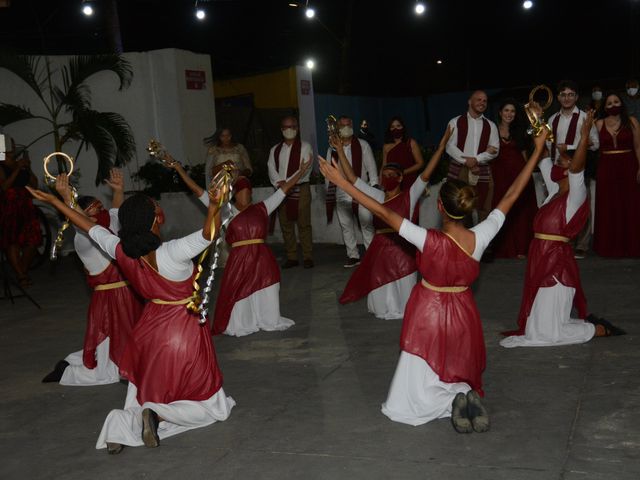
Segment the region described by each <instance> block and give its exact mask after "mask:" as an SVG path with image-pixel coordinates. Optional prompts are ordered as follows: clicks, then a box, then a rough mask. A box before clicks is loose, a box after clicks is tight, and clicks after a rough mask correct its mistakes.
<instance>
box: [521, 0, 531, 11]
mask: <svg viewBox="0 0 640 480" xmlns="http://www.w3.org/2000/svg"><path fill="white" fill-rule="evenodd" d="M531 7H533V2H532V1H531V0H525V1H524V2H522V8H524V9H525V10H529V9H530V8H531Z"/></svg>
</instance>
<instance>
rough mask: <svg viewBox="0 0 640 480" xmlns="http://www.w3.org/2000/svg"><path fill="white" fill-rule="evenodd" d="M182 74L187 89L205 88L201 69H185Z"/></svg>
mask: <svg viewBox="0 0 640 480" xmlns="http://www.w3.org/2000/svg"><path fill="white" fill-rule="evenodd" d="M184 76H185V78H186V80H187V90H204V89H205V88H207V84H206V80H205V76H204V71H203V70H185V71H184Z"/></svg>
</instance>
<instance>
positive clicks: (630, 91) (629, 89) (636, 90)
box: [627, 87, 638, 97]
mask: <svg viewBox="0 0 640 480" xmlns="http://www.w3.org/2000/svg"><path fill="white" fill-rule="evenodd" d="M627 93H628V94H629V96H630V97H633V96H634V95H635V94H636V93H638V88H637V87H633V88H627Z"/></svg>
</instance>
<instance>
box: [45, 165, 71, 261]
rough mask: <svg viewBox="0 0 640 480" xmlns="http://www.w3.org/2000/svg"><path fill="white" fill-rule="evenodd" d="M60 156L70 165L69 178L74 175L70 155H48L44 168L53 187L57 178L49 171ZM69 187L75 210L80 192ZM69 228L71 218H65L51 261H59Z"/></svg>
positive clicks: (47, 181) (53, 246)
mask: <svg viewBox="0 0 640 480" xmlns="http://www.w3.org/2000/svg"><path fill="white" fill-rule="evenodd" d="M58 156H60V157H62V158H64V159H65V160H66V161H67V162H68V163H69V171H68V172H66V173H67V176H71V174H72V173H73V158H71V156H70V155H67V154H66V153H64V152H53V153H50V154H49V155H47V156H46V157H44V158H43V159H42V166H43V168H44V179H45V182H46V183H47V184H48V185H49V186H51V187H53V186H54V185H55V183H56V177H55V176H54V175H53V174H52V173H51V172H50V171H49V162H50V161H51V159H52V158H53V157H58ZM69 187H70V188H71V204H70V205H69V206H70V207H71V208H75V207H76V205H77V204H78V191H77V190H76V189H75V187H74V186H73V185H69ZM67 228H69V218H65V219H64V221H63V222H62V225H60V228H58V233H57V234H56V239H55V240H54V242H53V244H52V245H51V252H50V254H49V258H50V259H51V260H57V258H58V252H59V251H60V249H61V248H62V243H63V242H64V232H65V230H66V229H67Z"/></svg>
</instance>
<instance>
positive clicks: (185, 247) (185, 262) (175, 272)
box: [156, 229, 211, 281]
mask: <svg viewBox="0 0 640 480" xmlns="http://www.w3.org/2000/svg"><path fill="white" fill-rule="evenodd" d="M210 243H211V242H210V241H209V240H207V239H205V238H204V237H203V236H202V229H200V230H198V231H197V232H193V233H192V234H190V235H187V236H186V237H182V238H179V239H177V240H171V241H169V242H165V243H163V244H162V245H160V247H159V248H158V249H157V250H156V263H157V264H158V271H159V272H160V274H161V275H162V276H164V277H166V278H168V279H170V280H175V281H181V280H185V279H187V278H189V277H190V276H191V274H192V273H193V262H192V261H191V259H192V258H193V257H195V256H196V255H198V254H199V253H201V252H202V251H203V250H204V249H205V248H207V247H208V246H209V244H210Z"/></svg>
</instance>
